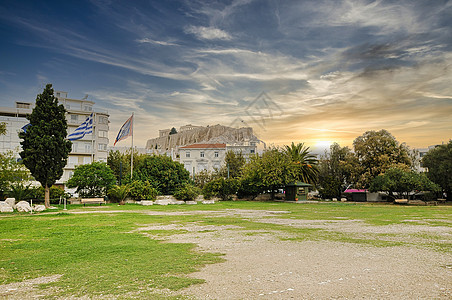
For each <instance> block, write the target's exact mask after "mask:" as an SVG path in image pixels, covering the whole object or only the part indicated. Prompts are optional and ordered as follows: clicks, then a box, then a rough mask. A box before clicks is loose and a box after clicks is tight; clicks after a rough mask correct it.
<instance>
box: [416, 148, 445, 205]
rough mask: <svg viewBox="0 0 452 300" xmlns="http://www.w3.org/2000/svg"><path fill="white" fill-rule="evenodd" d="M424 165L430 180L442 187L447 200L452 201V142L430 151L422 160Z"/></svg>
mask: <svg viewBox="0 0 452 300" xmlns="http://www.w3.org/2000/svg"><path fill="white" fill-rule="evenodd" d="M422 163H423V166H424V167H425V168H428V172H427V176H428V178H430V179H431V180H432V181H433V182H434V183H436V184H438V185H439V186H441V188H442V190H443V192H444V193H446V195H447V199H448V200H450V196H451V193H452V141H449V143H448V144H445V145H440V146H436V147H435V148H433V149H431V150H430V151H428V152H427V154H426V155H425V156H424V157H423V158H422Z"/></svg>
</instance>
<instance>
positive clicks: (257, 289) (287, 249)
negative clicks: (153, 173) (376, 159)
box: [145, 211, 452, 299]
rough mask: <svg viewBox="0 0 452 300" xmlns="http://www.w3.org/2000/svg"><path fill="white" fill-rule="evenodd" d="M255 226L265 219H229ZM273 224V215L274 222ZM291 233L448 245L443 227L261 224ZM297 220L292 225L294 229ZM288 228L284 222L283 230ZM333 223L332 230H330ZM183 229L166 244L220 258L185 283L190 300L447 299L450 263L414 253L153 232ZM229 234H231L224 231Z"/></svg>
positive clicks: (194, 230)
mask: <svg viewBox="0 0 452 300" xmlns="http://www.w3.org/2000/svg"><path fill="white" fill-rule="evenodd" d="M237 213H239V214H240V215H241V216H242V217H246V218H250V219H254V220H256V218H257V219H258V218H260V217H263V216H268V215H269V214H268V213H267V214H266V213H265V212H251V211H249V212H247V211H242V212H237ZM276 217H277V216H276ZM264 220H265V221H266V222H272V223H273V222H274V223H278V224H281V223H286V225H289V226H296V227H331V228H334V230H338V227H339V228H341V229H342V230H343V231H345V232H352V231H356V232H362V231H367V232H377V233H380V232H383V233H412V232H422V231H423V230H424V231H431V230H435V232H437V233H438V234H440V235H442V236H444V238H445V239H448V240H449V241H450V237H451V231H450V228H447V227H428V226H410V225H397V226H365V225H363V224H361V223H359V222H358V223H357V224H356V222H349V221H338V222H337V223H332V224H331V223H329V222H326V223H325V222H322V221H318V220H316V221H304V220H295V221H294V220H287V219H278V218H274V219H261V220H259V221H260V222H262V221H264ZM297 221H298V222H297ZM288 222H289V223H288ZM338 224H340V226H338ZM145 229H159V230H161V229H168V230H174V229H184V230H188V231H189V232H188V233H185V234H177V235H173V236H171V237H170V238H169V241H171V242H189V243H195V244H197V245H199V247H200V248H201V249H202V250H203V251H209V252H219V253H225V259H226V261H225V262H224V263H219V264H213V265H208V266H206V267H204V268H203V269H202V270H201V271H200V272H197V273H194V274H192V275H191V276H193V277H195V278H202V279H205V280H206V283H205V284H201V285H194V286H191V287H190V288H188V289H186V290H184V291H183V293H184V294H186V295H195V296H196V297H197V298H198V299H382V298H385V299H451V298H452V269H451V265H452V256H451V254H450V253H447V254H445V253H440V252H435V251H432V250H429V249H421V248H415V247H405V246H400V247H399V246H398V247H373V246H366V245H357V244H349V243H339V242H329V241H302V242H299V241H298V242H297V241H281V240H279V239H277V238H276V237H275V236H274V235H273V234H258V235H255V234H253V235H247V234H246V232H244V231H240V230H231V228H230V227H219V226H196V225H193V226H189V227H187V226H184V227H179V226H174V225H170V226H153V227H147V228H145ZM232 229H233V228H232Z"/></svg>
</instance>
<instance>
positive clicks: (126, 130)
mask: <svg viewBox="0 0 452 300" xmlns="http://www.w3.org/2000/svg"><path fill="white" fill-rule="evenodd" d="M132 125H133V114H132V116H131V117H130V118H129V119H128V120H127V121H126V122H125V123H124V124H123V125H122V127H121V129H119V133H118V135H117V136H116V139H115V143H114V144H113V146H114V145H116V143H117V142H119V141H121V140H123V139H125V138H127V137H128V136H131V135H132V131H133V128H132Z"/></svg>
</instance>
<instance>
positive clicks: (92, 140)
mask: <svg viewBox="0 0 452 300" xmlns="http://www.w3.org/2000/svg"><path fill="white" fill-rule="evenodd" d="M95 124H96V113H93V133H92V134H91V162H92V163H93V162H94V147H95V146H96V145H95V143H94V135H95V134H96V125H95Z"/></svg>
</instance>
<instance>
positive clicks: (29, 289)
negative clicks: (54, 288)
mask: <svg viewBox="0 0 452 300" xmlns="http://www.w3.org/2000/svg"><path fill="white" fill-rule="evenodd" d="M61 276H63V275H58V274H57V275H52V276H44V277H38V278H33V279H29V280H24V281H21V282H14V283H9V284H3V285H0V298H2V299H3V298H6V299H18V300H19V299H36V298H41V297H45V296H47V295H49V291H44V290H39V289H38V288H37V286H38V285H40V284H45V283H51V282H55V281H58V280H60V277H61Z"/></svg>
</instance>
